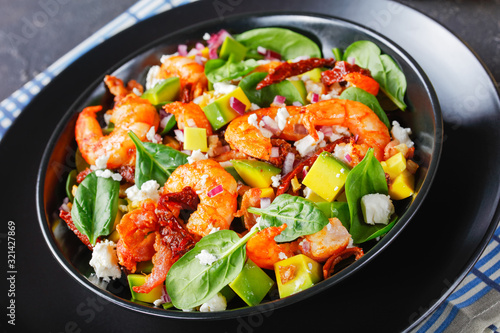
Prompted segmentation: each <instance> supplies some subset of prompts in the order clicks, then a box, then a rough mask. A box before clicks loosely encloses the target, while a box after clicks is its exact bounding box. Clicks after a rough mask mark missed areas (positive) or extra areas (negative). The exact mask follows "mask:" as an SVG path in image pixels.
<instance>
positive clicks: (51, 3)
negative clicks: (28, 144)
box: [0, 0, 500, 100]
mask: <svg viewBox="0 0 500 333" xmlns="http://www.w3.org/2000/svg"><path fill="white" fill-rule="evenodd" d="M331 2H332V4H333V3H334V2H335V1H333V0H331ZM399 2H401V3H404V4H406V5H409V6H410V7H413V8H415V9H417V10H419V11H421V12H423V13H425V14H427V15H429V16H430V17H432V18H434V19H436V20H437V21H438V22H440V23H441V24H443V25H444V26H445V27H447V28H448V29H450V30H451V31H452V32H453V33H455V34H456V35H457V36H459V37H460V38H462V40H463V41H464V42H466V43H467V44H468V45H469V46H470V47H471V48H472V49H473V50H474V51H475V52H476V53H477V54H478V56H479V57H480V58H481V59H482V60H483V61H484V63H485V64H486V66H487V67H488V68H489V69H490V71H491V72H492V74H493V76H494V78H495V80H496V82H499V81H500V0H490V1H487V0H480V1H472V0H439V1H399ZM133 3H135V0H119V1H118V0H108V1H102V0H101V1H99V0H78V1H77V0H38V1H36V0H35V1H33V0H17V1H12V0H0V8H1V9H0V78H1V80H0V100H3V99H4V98H6V97H8V96H9V95H10V94H11V93H12V92H14V91H15V90H17V89H18V88H19V87H21V86H22V85H23V84H24V83H25V82H27V81H29V80H31V79H32V78H33V77H34V76H35V75H36V74H38V73H40V72H41V71H43V70H44V69H46V68H47V67H48V66H50V65H51V64H52V63H53V62H54V61H56V60H57V59H58V58H60V57H61V56H63V55H64V54H65V53H66V52H68V51H70V50H71V49H72V48H73V47H75V46H76V45H78V44H79V43H80V42H82V41H83V40H84V39H85V38H87V37H88V36H90V35H91V34H92V33H93V32H95V31H97V30H98V29H99V28H101V27H102V26H104V25H105V24H106V23H108V22H109V21H110V20H112V19H113V18H115V17H116V16H118V15H119V14H120V13H122V12H123V11H124V10H126V9H127V8H129V7H130V6H131V5H132V4H133ZM325 3H326V1H325ZM429 51H430V52H429V55H431V54H432V52H431V51H432V50H429ZM117 52H119V50H117ZM440 56H445V57H446V56H448V57H453V54H449V55H440ZM466 65H467V64H464V66H466ZM457 70H460V69H459V68H457Z"/></svg>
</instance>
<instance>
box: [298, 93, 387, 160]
mask: <svg viewBox="0 0 500 333" xmlns="http://www.w3.org/2000/svg"><path fill="white" fill-rule="evenodd" d="M306 109H307V112H306V115H305V116H304V117H303V125H304V126H305V127H306V128H307V130H308V131H309V133H310V135H311V136H312V137H313V138H314V139H315V140H318V133H317V132H316V129H315V126H319V125H326V126H333V125H340V126H343V127H347V128H348V129H349V131H350V132H351V133H352V134H353V135H354V136H357V137H358V140H357V144H358V145H365V146H367V147H371V148H373V150H374V154H375V157H376V158H377V159H378V160H379V161H382V160H383V158H384V148H385V146H386V145H387V144H388V143H389V142H390V141H391V136H390V134H389V130H388V129H387V126H385V125H384V123H383V122H382V121H381V120H380V119H379V118H378V116H377V115H376V114H375V113H374V112H373V111H372V110H371V109H370V108H369V107H368V106H366V105H364V104H363V103H360V102H355V101H350V100H343V99H330V100H326V101H321V102H317V103H313V104H309V105H307V106H306Z"/></svg>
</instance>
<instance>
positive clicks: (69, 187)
mask: <svg viewBox="0 0 500 333" xmlns="http://www.w3.org/2000/svg"><path fill="white" fill-rule="evenodd" d="M77 174H78V173H77V171H76V169H74V170H71V171H70V172H69V174H68V178H67V179H66V195H67V196H68V199H69V201H73V198H74V197H73V193H72V192H73V185H76V175H77Z"/></svg>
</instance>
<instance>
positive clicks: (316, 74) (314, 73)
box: [299, 68, 321, 82]
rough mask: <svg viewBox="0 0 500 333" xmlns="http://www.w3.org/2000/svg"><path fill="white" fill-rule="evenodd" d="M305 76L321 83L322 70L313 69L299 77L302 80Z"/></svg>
mask: <svg viewBox="0 0 500 333" xmlns="http://www.w3.org/2000/svg"><path fill="white" fill-rule="evenodd" d="M303 76H307V77H308V78H309V79H311V80H312V81H314V82H321V69H319V68H313V69H311V70H310V71H308V72H305V73H304V74H301V75H299V77H300V78H302V77H303Z"/></svg>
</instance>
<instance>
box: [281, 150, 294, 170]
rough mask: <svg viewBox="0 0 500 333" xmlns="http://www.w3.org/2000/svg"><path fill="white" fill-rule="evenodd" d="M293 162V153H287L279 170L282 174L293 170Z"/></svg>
mask: <svg viewBox="0 0 500 333" xmlns="http://www.w3.org/2000/svg"><path fill="white" fill-rule="evenodd" d="M293 162H295V154H294V153H288V154H287V155H286V157H285V161H284V162H283V169H282V170H281V172H282V174H283V175H286V174H288V173H290V172H291V171H292V170H293Z"/></svg>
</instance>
